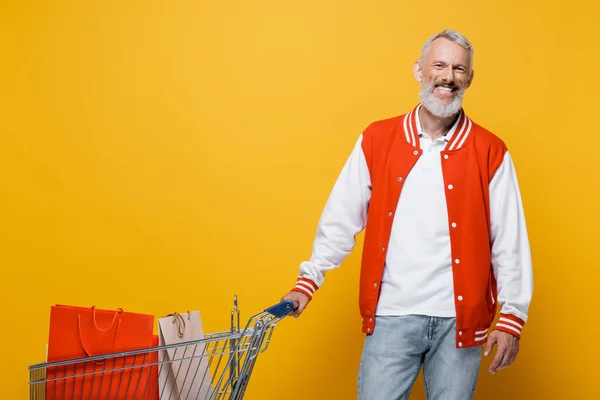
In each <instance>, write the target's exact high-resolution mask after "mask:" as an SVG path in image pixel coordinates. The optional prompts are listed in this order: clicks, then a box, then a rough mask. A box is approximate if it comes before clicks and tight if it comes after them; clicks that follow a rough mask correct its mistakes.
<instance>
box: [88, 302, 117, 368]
mask: <svg viewBox="0 0 600 400" xmlns="http://www.w3.org/2000/svg"><path fill="white" fill-rule="evenodd" d="M121 312H123V309H121V308H119V309H117V311H116V312H115V316H114V317H113V320H112V322H111V324H110V326H109V327H108V328H106V329H102V328H100V327H99V326H98V324H97V322H96V307H92V316H93V318H92V319H93V321H94V326H95V327H96V329H98V330H99V331H101V332H106V331H108V330H109V329H111V328H112V327H113V326H114V325H115V322H116V320H117V316H118V315H119V314H120V313H121ZM122 321H123V320H122V319H121V318H119V322H118V323H117V329H116V330H115V337H114V339H113V343H112V347H111V350H110V352H111V353H112V352H113V351H114V348H115V344H116V343H117V336H118V335H119V330H120V329H121V322H122ZM77 328H78V330H79V332H78V333H79V340H80V342H81V346H82V347H83V350H84V351H85V354H86V355H87V356H88V357H93V355H92V354H91V353H90V351H89V350H88V348H87V346H86V345H85V341H84V339H83V330H82V329H81V314H78V315H77ZM100 363H102V362H100Z"/></svg>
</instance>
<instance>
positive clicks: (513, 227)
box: [489, 152, 533, 337]
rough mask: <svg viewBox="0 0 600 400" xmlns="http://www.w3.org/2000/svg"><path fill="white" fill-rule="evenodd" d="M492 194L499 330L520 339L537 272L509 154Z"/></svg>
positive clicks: (493, 246) (494, 266)
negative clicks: (532, 258) (533, 268)
mask: <svg viewBox="0 0 600 400" xmlns="http://www.w3.org/2000/svg"><path fill="white" fill-rule="evenodd" d="M489 193H490V224H491V241H492V243H491V246H492V247H491V256H492V267H493V271H494V275H495V276H496V281H497V285H498V303H499V305H500V306H501V309H500V320H499V321H498V323H497V324H496V328H497V329H499V330H503V331H505V332H508V333H512V334H514V335H515V336H518V337H520V333H521V329H522V328H523V325H524V324H525V322H526V321H527V314H528V309H529V303H530V301H531V297H532V294H533V271H532V261H531V251H530V247H529V238H528V234H527V226H526V223H525V213H524V210H523V203H522V199H521V193H520V190H519V183H518V181H517V175H516V171H515V167H514V164H513V161H512V158H511V155H510V154H509V153H508V152H506V153H505V155H504V160H503V161H502V164H501V165H500V167H499V168H498V170H497V171H496V173H495V174H494V177H493V178H492V180H491V182H490V186H489Z"/></svg>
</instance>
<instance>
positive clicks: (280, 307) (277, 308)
mask: <svg viewBox="0 0 600 400" xmlns="http://www.w3.org/2000/svg"><path fill="white" fill-rule="evenodd" d="M297 307H298V302H296V301H292V300H286V301H283V302H281V303H279V304H276V305H274V306H273V307H269V308H267V309H266V310H265V311H266V312H268V313H271V314H273V315H274V316H275V317H277V318H281V317H284V316H286V315H287V314H289V313H291V312H292V311H294V310H295V309H296V308H297Z"/></svg>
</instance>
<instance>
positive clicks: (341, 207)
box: [292, 135, 371, 299]
mask: <svg viewBox="0 0 600 400" xmlns="http://www.w3.org/2000/svg"><path fill="white" fill-rule="evenodd" d="M362 139H363V136H362V135H360V136H359V138H358V140H357V141H356V144H355V146H354V149H353V150H352V152H351V154H350V156H349V157H348V159H347V160H346V163H345V164H344V166H343V168H342V171H341V172H340V174H339V176H338V178H337V180H336V182H335V184H334V186H333V189H332V191H331V193H330V195H329V198H328V200H327V202H326V204H325V207H324V209H323V211H322V213H321V217H320V219H319V222H318V225H317V231H316V236H315V238H314V242H313V246H312V254H311V257H310V259H309V260H306V261H303V262H302V263H301V264H300V268H299V274H298V278H297V282H296V286H295V287H294V288H293V289H292V290H293V291H297V292H301V293H304V294H306V295H308V297H309V298H310V299H312V296H313V294H314V293H315V291H317V290H318V289H319V288H320V287H321V285H322V284H323V281H324V279H325V274H326V272H327V271H330V270H332V269H335V268H338V267H339V266H340V265H341V264H342V262H343V261H344V259H345V258H346V257H347V256H348V254H350V252H351V251H352V250H353V249H354V246H355V245H356V235H357V234H359V233H360V232H361V231H362V230H363V229H364V228H365V226H366V221H367V211H368V208H369V201H370V199H371V178H370V174H369V169H368V166H367V163H366V159H365V155H364V152H363V148H362Z"/></svg>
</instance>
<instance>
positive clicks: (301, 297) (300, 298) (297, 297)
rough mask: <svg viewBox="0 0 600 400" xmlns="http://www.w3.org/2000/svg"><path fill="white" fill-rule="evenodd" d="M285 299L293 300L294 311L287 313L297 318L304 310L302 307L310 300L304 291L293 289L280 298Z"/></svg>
mask: <svg viewBox="0 0 600 400" xmlns="http://www.w3.org/2000/svg"><path fill="white" fill-rule="evenodd" d="M286 300H291V301H292V302H294V311H292V312H290V313H289V314H288V315H289V316H294V318H298V317H299V316H300V314H302V311H304V309H305V308H306V306H307V305H308V302H309V301H310V299H309V298H308V296H307V295H305V294H304V293H300V292H294V291H292V292H289V293H288V294H286V295H285V296H284V297H282V298H281V301H286Z"/></svg>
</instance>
